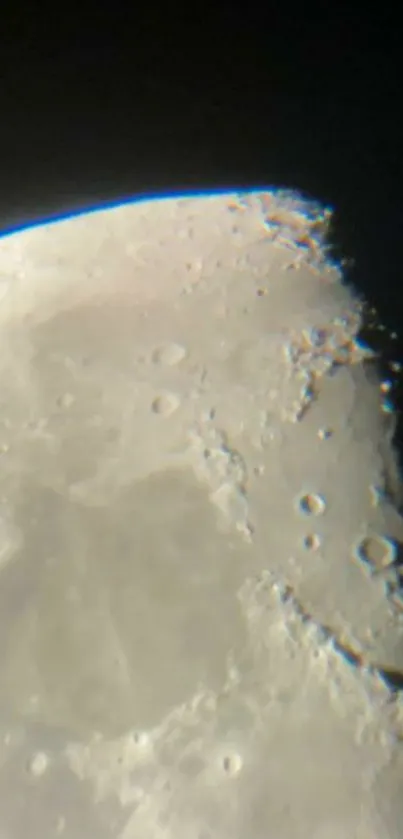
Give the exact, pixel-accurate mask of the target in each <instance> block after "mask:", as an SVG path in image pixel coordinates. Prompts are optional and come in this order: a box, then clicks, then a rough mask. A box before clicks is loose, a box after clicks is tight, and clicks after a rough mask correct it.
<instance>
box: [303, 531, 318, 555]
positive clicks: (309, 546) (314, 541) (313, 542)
mask: <svg viewBox="0 0 403 839" xmlns="http://www.w3.org/2000/svg"><path fill="white" fill-rule="evenodd" d="M320 544H321V540H320V536H318V534H317V533H308V534H307V536H305V537H304V539H303V546H304V548H305V550H307V551H317V550H318V548H319V547H320Z"/></svg>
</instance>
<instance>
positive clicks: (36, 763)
mask: <svg viewBox="0 0 403 839" xmlns="http://www.w3.org/2000/svg"><path fill="white" fill-rule="evenodd" d="M48 767H49V757H48V755H47V754H45V752H37V753H36V754H34V755H33V756H32V757H31V759H30V760H29V761H28V767H27V769H28V772H29V774H30V775H32V776H33V777H34V778H40V777H42V775H44V774H45V772H46V770H47V769H48Z"/></svg>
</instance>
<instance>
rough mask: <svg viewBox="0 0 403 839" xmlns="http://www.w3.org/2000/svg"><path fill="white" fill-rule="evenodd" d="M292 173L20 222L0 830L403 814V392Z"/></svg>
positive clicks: (5, 368)
mask: <svg viewBox="0 0 403 839" xmlns="http://www.w3.org/2000/svg"><path fill="white" fill-rule="evenodd" d="M330 218H331V211H330V209H328V208H325V207H323V206H321V205H320V204H319V203H317V204H316V203H315V202H309V201H307V200H306V199H304V198H302V197H301V196H300V195H298V194H297V193H295V192H292V191H287V190H270V189H261V190H250V191H245V190H244V191H238V192H236V191H234V192H219V193H218V192H217V193H204V194H194V195H179V196H166V197H159V198H153V199H151V198H148V199H142V200H133V201H131V202H128V203H125V204H120V205H116V206H113V207H109V208H107V209H97V210H96V211H95V212H94V211H91V212H90V211H88V212H85V213H82V214H79V215H76V216H72V217H69V218H65V219H59V220H57V221H52V222H47V223H42V224H39V225H36V226H32V227H30V228H27V229H24V230H18V231H14V232H12V233H9V234H7V235H3V237H2V238H1V239H0V269H1V277H2V297H1V305H0V403H1V406H0V407H1V410H0V467H1V472H0V480H1V493H0V536H1V539H0V627H1V637H2V643H1V645H0V673H1V691H0V801H1V808H0V833H1V835H3V834H4V836H5V837H6V836H7V837H8V839H24V837H25V836H27V835H28V834H29V835H31V836H38V837H39V836H41V839H48V837H49V839H50V837H55V836H61V837H65V839H81V837H82V839H87V837H89V836H94V837H97V839H144V837H149V839H171V837H172V839H244V837H245V836H248V837H250V839H263V837H265V839H267V837H269V836H270V837H276V839H301V837H312V839H339V837H345V836H350V837H353V836H357V837H365V839H379V836H381V835H382V836H383V835H385V836H388V837H390V838H391V839H394V838H395V837H396V839H397V837H398V836H400V833H399V831H398V827H397V825H398V824H399V823H401V818H402V815H403V812H402V808H401V801H400V799H401V796H400V795H399V794H398V788H399V783H400V781H399V780H398V779H399V778H401V777H402V771H403V756H402V754H403V753H402V749H401V745H400V744H401V741H402V739H403V712H402V706H401V701H400V692H399V690H398V688H399V685H400V686H401V681H400V682H399V679H401V676H400V674H401V673H403V646H402V639H401V631H402V630H401V627H402V616H403V595H402V585H401V571H400V553H399V551H400V546H401V545H402V543H403V521H402V518H401V515H400V512H399V510H400V499H401V483H400V476H399V470H398V464H397V457H396V452H395V451H394V448H393V431H394V425H395V416H394V412H393V409H391V407H390V404H389V402H388V400H387V392H388V383H385V382H382V381H381V379H380V377H379V373H378V371H377V367H376V358H375V357H374V354H373V352H372V351H371V350H370V348H369V347H368V346H366V345H365V344H364V343H363V341H362V340H361V339H360V334H361V327H362V325H363V322H364V315H365V303H364V301H363V300H362V298H360V297H359V296H358V294H357V293H356V292H355V291H354V289H353V288H352V287H350V286H349V285H348V283H347V281H346V279H345V277H344V276H343V272H342V268H341V266H340V265H338V264H336V263H335V262H334V261H332V259H331V257H330V256H329V248H328V245H329V222H330Z"/></svg>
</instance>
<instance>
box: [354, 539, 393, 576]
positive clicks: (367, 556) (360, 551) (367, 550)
mask: <svg viewBox="0 0 403 839" xmlns="http://www.w3.org/2000/svg"><path fill="white" fill-rule="evenodd" d="M354 554H355V556H356V557H357V559H358V560H359V561H360V562H363V563H364V564H365V565H366V566H367V567H369V569H370V570H371V571H372V572H375V573H376V572H377V571H378V572H379V571H383V570H384V569H385V568H389V566H390V565H393V563H394V562H395V561H396V545H395V543H394V542H393V541H392V540H391V539H387V538H386V537H384V536H366V537H365V538H364V539H362V540H361V542H359V544H358V545H357V546H356V547H355V549H354Z"/></svg>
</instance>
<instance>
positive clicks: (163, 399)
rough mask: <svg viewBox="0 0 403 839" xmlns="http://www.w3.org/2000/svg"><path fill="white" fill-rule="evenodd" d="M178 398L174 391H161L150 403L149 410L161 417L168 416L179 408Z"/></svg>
mask: <svg viewBox="0 0 403 839" xmlns="http://www.w3.org/2000/svg"><path fill="white" fill-rule="evenodd" d="M179 405H180V399H178V397H177V396H176V395H175V394H174V393H162V394H160V395H159V396H156V398H155V399H154V400H153V402H152V403H151V410H152V412H153V413H154V414H159V416H161V417H169V416H171V414H173V413H174V412H175V411H176V410H177V408H179Z"/></svg>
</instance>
